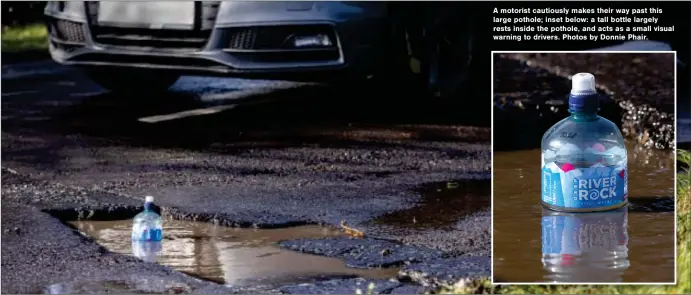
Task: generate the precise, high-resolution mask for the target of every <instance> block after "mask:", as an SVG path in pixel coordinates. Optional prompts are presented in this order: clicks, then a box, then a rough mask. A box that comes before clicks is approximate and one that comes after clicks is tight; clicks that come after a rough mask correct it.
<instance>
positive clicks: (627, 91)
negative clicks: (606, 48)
mask: <svg viewBox="0 0 691 295" xmlns="http://www.w3.org/2000/svg"><path fill="white" fill-rule="evenodd" d="M575 55H577V56H578V57H577V58H574V56H575ZM502 57H504V58H510V59H516V60H520V61H523V62H524V63H525V64H526V65H527V66H530V67H535V68H541V69H546V70H548V71H549V72H551V73H553V74H555V75H558V76H560V77H563V78H567V79H569V78H570V76H572V75H573V74H575V73H577V72H579V71H590V72H593V73H594V74H595V75H596V76H597V77H596V79H597V84H598V87H599V88H600V89H602V90H604V91H605V92H606V93H607V94H609V95H610V96H612V98H613V99H614V100H615V101H616V102H617V103H618V105H619V107H621V109H622V110H623V116H622V121H621V125H622V133H623V134H624V135H625V136H628V137H632V138H635V139H636V140H637V141H638V142H640V143H641V144H643V145H645V146H646V147H654V148H657V149H670V148H674V145H675V142H674V140H675V137H674V99H675V95H674V83H675V81H674V72H675V69H674V67H675V66H676V62H675V60H674V55H673V54H633V53H632V54H620V53H617V54H603V53H597V54H576V53H573V54H570V55H569V54H532V53H531V54H527V53H526V54H523V53H517V54H504V55H502ZM631 64H635V66H633V67H632V66H630V65H631ZM567 93H568V92H567Z"/></svg>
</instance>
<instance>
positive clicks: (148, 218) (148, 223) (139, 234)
mask: <svg viewBox="0 0 691 295" xmlns="http://www.w3.org/2000/svg"><path fill="white" fill-rule="evenodd" d="M153 204H154V197H152V196H146V199H145V201H144V211H142V212H141V213H139V214H137V216H135V217H134V223H133V224H132V241H152V242H159V241H161V240H162V239H163V221H162V220H161V216H160V215H158V214H156V212H154V211H153V208H152V207H153Z"/></svg>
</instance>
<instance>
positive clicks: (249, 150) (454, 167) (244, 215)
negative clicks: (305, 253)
mask: <svg viewBox="0 0 691 295" xmlns="http://www.w3.org/2000/svg"><path fill="white" fill-rule="evenodd" d="M403 97H404V96H403V95H402V94H400V93H396V92H395V91H392V90H391V89H385V90H375V89H367V90H365V89H356V87H350V88H347V87H346V88H333V87H323V86H319V85H304V84H295V83H288V82H278V81H274V82H267V81H247V80H232V79H206V78H184V79H183V80H180V81H179V82H178V83H177V84H176V85H175V86H174V89H173V92H172V93H169V94H164V95H161V94H149V93H142V95H141V96H138V97H119V96H116V95H113V94H110V93H107V92H104V91H102V90H101V89H100V88H99V87H97V86H96V85H94V84H93V83H91V82H90V81H89V80H88V79H86V78H85V77H84V76H82V75H80V74H79V73H78V72H75V71H71V70H69V69H65V68H62V67H56V66H55V65H52V64H50V63H34V64H21V65H15V66H3V80H2V167H3V171H2V176H3V181H2V202H3V212H2V215H3V219H2V222H3V225H2V226H3V229H10V230H8V231H3V236H2V238H3V249H2V258H3V269H2V270H3V271H2V273H3V275H2V289H3V292H5V291H7V292H36V291H37V290H41V289H42V288H44V287H45V286H47V285H48V284H52V283H57V282H72V281H73V280H76V281H74V282H72V285H73V286H80V288H81V287H84V286H83V282H79V280H82V279H80V276H81V275H82V274H81V273H80V272H77V271H70V269H72V268H75V269H76V268H77V265H80V264H84V263H85V262H84V261H85V260H86V261H88V263H91V264H92V265H93V267H92V268H96V269H101V268H102V269H103V270H99V271H95V272H94V274H93V275H92V276H90V279H91V280H99V278H106V277H112V274H111V273H110V271H120V272H121V275H119V276H118V280H120V281H118V282H119V283H118V284H125V285H127V286H131V285H132V284H134V285H136V283H132V279H131V278H132V277H137V276H138V275H139V274H142V273H143V274H151V273H152V272H154V273H156V272H157V273H159V274H160V275H161V276H163V277H164V278H166V279H171V280H174V281H175V282H177V283H180V284H186V285H188V286H190V288H191V289H192V291H193V292H202V293H204V292H211V291H210V290H212V289H213V290H217V289H214V288H216V287H215V286H214V285H215V284H212V285H207V283H204V282H197V281H194V280H191V279H190V278H186V277H184V276H172V277H171V276H169V275H166V274H168V273H170V270H166V269H155V267H153V266H151V265H140V264H137V263H136V261H131V260H127V259H125V258H120V257H119V256H117V255H111V254H107V252H106V253H104V252H103V251H102V250H97V249H96V248H89V249H87V250H83V251H82V252H79V253H81V254H77V252H74V253H72V252H70V253H72V254H64V253H61V251H62V250H60V249H63V248H64V244H65V243H77V244H79V243H86V245H85V246H84V247H87V248H88V247H91V246H89V243H90V242H88V241H82V240H80V238H79V237H78V236H67V237H63V236H59V235H58V236H59V237H60V238H58V239H56V236H51V235H40V236H37V237H28V236H25V235H23V232H27V231H30V229H31V230H37V229H32V228H33V227H34V225H33V224H32V221H30V220H32V219H31V218H34V219H35V218H39V219H41V220H42V222H46V223H48V224H51V226H53V227H64V225H62V224H60V223H59V221H58V220H57V219H51V218H50V217H49V216H48V215H47V214H39V213H36V211H35V210H36V209H63V210H64V212H78V211H79V210H81V211H79V212H87V213H86V214H89V213H88V212H91V211H89V210H92V209H94V210H96V211H98V212H99V213H98V216H99V217H100V218H106V217H107V216H108V215H109V214H111V215H114V213H113V212H122V211H123V210H124V211H127V212H129V211H132V209H127V208H134V207H132V206H138V205H139V204H140V202H141V200H142V199H143V195H145V194H146V195H154V196H156V200H157V203H159V204H160V205H161V206H162V207H164V209H165V210H166V212H168V214H171V215H172V216H174V217H177V218H184V219H199V220H215V221H218V222H221V223H223V224H227V225H240V226H254V227H285V226H291V225H300V224H305V223H324V224H328V225H338V224H340V222H341V221H346V222H347V223H348V224H349V225H352V226H354V227H356V228H358V229H360V230H362V231H363V232H365V234H366V235H367V236H366V238H365V239H362V240H360V241H358V240H354V241H351V242H348V243H350V244H353V245H357V244H358V243H364V244H365V245H370V244H371V245H375V246H373V247H372V249H380V248H377V247H382V246H381V245H384V244H382V243H383V240H374V239H372V238H385V239H387V240H390V241H394V242H405V244H406V245H409V246H410V247H412V248H411V249H413V250H410V251H423V250H417V249H428V250H424V251H431V250H429V249H436V250H440V251H443V252H444V253H448V254H447V255H446V256H444V257H447V258H448V259H454V258H457V257H488V254H489V234H488V229H489V216H488V215H489V213H488V210H489V209H488V208H487V207H485V206H476V207H472V208H470V209H469V210H471V211H474V212H466V211H464V210H459V211H454V212H450V213H449V215H448V218H446V219H447V220H448V222H447V225H445V226H433V227H430V228H427V229H418V230H416V232H415V234H410V232H409V231H408V230H407V229H406V227H405V225H401V226H397V225H396V224H395V223H394V225H393V226H392V225H391V223H386V224H380V223H377V222H374V220H375V218H376V217H379V216H383V215H386V214H395V212H398V211H401V210H411V208H414V207H415V206H416V204H417V203H418V201H421V202H424V200H423V197H422V194H421V193H420V192H419V191H416V188H418V187H419V186H421V185H423V184H427V183H431V182H446V181H457V182H460V183H463V182H467V181H470V180H473V179H476V180H484V182H483V183H485V184H486V185H487V186H488V185H489V183H488V182H487V181H486V180H487V179H488V177H489V169H490V162H489V159H490V156H489V155H490V154H489V137H490V136H489V134H490V133H489V128H488V125H489V112H490V110H489V109H487V112H486V114H484V113H482V112H478V111H476V109H475V108H473V107H469V105H465V107H463V108H459V107H457V106H449V105H444V104H441V103H438V102H425V103H420V102H416V101H408V100H406V99H404V98H403ZM469 99H470V101H473V100H472V97H469ZM477 101H479V100H477ZM481 105H482V106H484V105H485V104H484V103H483V104H481ZM470 106H472V104H471V105H470ZM464 110H465V111H464ZM475 197H478V198H489V195H487V194H486V192H485V193H480V194H479V195H478V196H475ZM6 204H8V205H7V206H6ZM10 206H13V207H10ZM127 206H129V207H127ZM6 208H7V209H6ZM10 208H12V209H10ZM75 208H76V209H77V211H74V210H73V209H75ZM103 208H106V209H110V210H114V208H120V209H118V210H120V211H110V212H111V213H107V211H103V210H101V209H103ZM122 208H125V209H122ZM99 210H100V211H99ZM29 212H31V213H29ZM469 213H473V214H469ZM24 214H38V215H39V216H36V217H31V218H28V217H25V216H24ZM43 215H46V216H43ZM419 218H422V219H424V217H419ZM401 224H402V223H401ZM448 224H450V225H451V226H448ZM13 228H18V230H17V231H16V232H15V231H13V230H12V229H13ZM68 231H69V230H67V231H65V230H61V233H62V234H61V235H64V233H65V232H68ZM33 239H35V240H33ZM5 241H10V242H8V244H5ZM380 241H382V242H380ZM304 242H309V241H304ZM387 243H388V242H387ZM39 244H41V245H44V247H45V249H47V250H42V251H41V252H35V251H34V252H31V251H33V250H31V249H34V248H35V247H36V246H35V245H39ZM5 245H12V246H10V247H5ZM46 245H48V246H46ZM337 246H339V247H340V246H343V245H342V244H339V245H337ZM348 247H350V248H349V249H353V250H350V251H355V249H357V247H354V248H353V247H352V246H348ZM406 249H407V250H406V251H409V249H408V248H406ZM436 250H435V251H436ZM46 251H48V252H49V253H52V254H50V255H48V254H46ZM425 253H426V252H425ZM376 254H377V255H380V253H376ZM396 255H398V254H396V253H394V255H393V257H397V256H396ZM104 256H108V257H113V258H112V259H115V260H114V261H115V262H113V261H111V260H109V261H110V262H108V263H110V264H103V263H104V262H103V261H104V260H103V259H104V258H103V257H104ZM28 257H39V258H38V259H33V258H32V259H33V260H32V259H29V258H28ZM372 257H375V256H372ZM376 257H379V256H376ZM420 257H427V256H424V255H423V256H420ZM432 258H434V259H432ZM123 259H124V260H123ZM444 259H446V258H443V259H442V258H440V256H434V257H431V256H430V261H429V263H432V264H433V265H445V264H446V265H447V266H449V267H448V269H447V272H446V273H444V272H442V273H440V275H444V276H447V277H454V275H456V276H458V275H460V276H463V275H464V274H467V273H473V272H477V268H476V269H460V268H458V267H456V268H453V266H454V265H458V263H456V262H454V261H451V260H448V261H447V260H444ZM121 260H123V261H128V262H127V263H128V264H126V265H125V264H122V263H120V262H119V261H121ZM432 260H433V261H432ZM365 262H366V261H365ZM425 263H426V261H417V262H416V263H415V264H414V265H412V266H411V267H410V270H409V271H414V269H425V268H426V267H428V266H427V265H426V264H425ZM61 264H63V265H64V266H58V265H61ZM472 265H477V267H478V268H480V269H483V270H486V271H487V272H488V271H489V265H488V264H484V262H483V263H479V264H477V263H475V264H472ZM152 269H154V270H152ZM62 270H65V271H64V272H63V271H62ZM442 270H444V268H442ZM58 272H59V273H61V274H60V275H56V273H58ZM11 274H14V275H11ZM19 274H21V275H19ZM449 275H450V276H449ZM123 282H124V283H123ZM358 282H359V281H358ZM344 283H352V280H345V281H344ZM333 284H340V283H339V282H338V281H336V282H328V283H323V284H322V285H319V286H313V288H317V290H319V289H318V288H321V287H320V286H327V287H329V288H333V287H334V286H333ZM383 285H391V284H390V283H385V284H384V283H383ZM137 286H138V285H137ZM397 286H398V285H394V286H393V287H391V288H388V289H386V290H388V291H387V292H390V291H392V290H393V289H395V288H397ZM74 288H77V287H74ZM84 288H85V287H84ZM137 288H139V289H138V290H141V286H140V287H137ZM305 288H307V287H305ZM324 288H326V287H324ZM289 289H290V288H289ZM271 290H274V289H271ZM290 290H293V291H294V292H304V291H305V289H299V288H298V289H290ZM406 290H417V289H415V288H408V289H406ZM217 291H218V290H217ZM245 291H247V290H245ZM263 291H266V290H263ZM219 292H223V291H219Z"/></svg>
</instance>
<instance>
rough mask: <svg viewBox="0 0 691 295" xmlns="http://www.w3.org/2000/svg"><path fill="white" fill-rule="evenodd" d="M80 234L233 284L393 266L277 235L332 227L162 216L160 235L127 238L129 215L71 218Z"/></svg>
mask: <svg viewBox="0 0 691 295" xmlns="http://www.w3.org/2000/svg"><path fill="white" fill-rule="evenodd" d="M71 224H72V225H73V226H75V227H76V228H77V229H78V230H79V231H80V232H81V233H83V234H85V235H88V236H90V237H92V238H94V239H95V240H96V241H97V242H98V243H99V244H101V245H102V246H104V247H106V248H107V249H109V250H110V251H112V252H116V253H121V254H127V255H134V256H137V257H139V258H140V259H142V260H144V261H149V262H158V263H160V264H163V265H167V266H170V267H172V268H174V269H176V270H178V271H181V272H184V273H187V274H190V275H193V276H196V277H199V278H203V279H207V280H212V281H216V282H218V283H222V284H228V285H233V286H243V285H255V284H282V283H300V282H309V281H312V280H314V279H316V278H321V277H328V276H341V275H346V276H351V275H356V276H361V277H366V278H383V279H387V278H392V277H395V276H396V275H397V273H398V269H397V268H382V269H354V268H348V267H346V266H345V264H344V263H343V262H342V261H341V260H338V259H334V258H327V257H322V256H316V255H309V254H303V253H299V252H293V251H288V250H284V249H281V248H279V247H278V246H276V243H277V242H279V241H282V240H288V239H296V238H318V237H330V236H337V235H341V234H342V233H341V232H340V231H338V230H335V229H329V228H325V227H320V226H299V227H292V228H286V229H240V228H229V227H223V226H214V225H212V224H210V223H202V222H189V221H177V220H166V221H164V228H163V231H164V232H163V235H164V240H163V241H162V242H161V243H159V244H156V243H134V244H133V243H132V242H131V240H130V233H131V228H132V220H121V221H75V222H72V223H71Z"/></svg>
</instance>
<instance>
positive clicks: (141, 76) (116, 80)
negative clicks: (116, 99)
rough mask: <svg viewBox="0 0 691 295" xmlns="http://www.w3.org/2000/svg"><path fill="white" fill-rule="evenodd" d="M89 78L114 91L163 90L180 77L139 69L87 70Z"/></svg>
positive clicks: (150, 91)
mask: <svg viewBox="0 0 691 295" xmlns="http://www.w3.org/2000/svg"><path fill="white" fill-rule="evenodd" d="M87 75H88V76H89V78H90V79H91V80H92V81H94V82H96V84H98V85H100V86H101V87H103V88H105V89H107V90H110V91H111V92H115V93H133V94H134V93H158V92H165V91H167V90H168V88H170V86H173V84H175V82H176V81H177V80H178V78H180V76H179V75H175V74H169V73H157V72H149V71H141V70H104V69H98V70H94V69H89V70H87Z"/></svg>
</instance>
